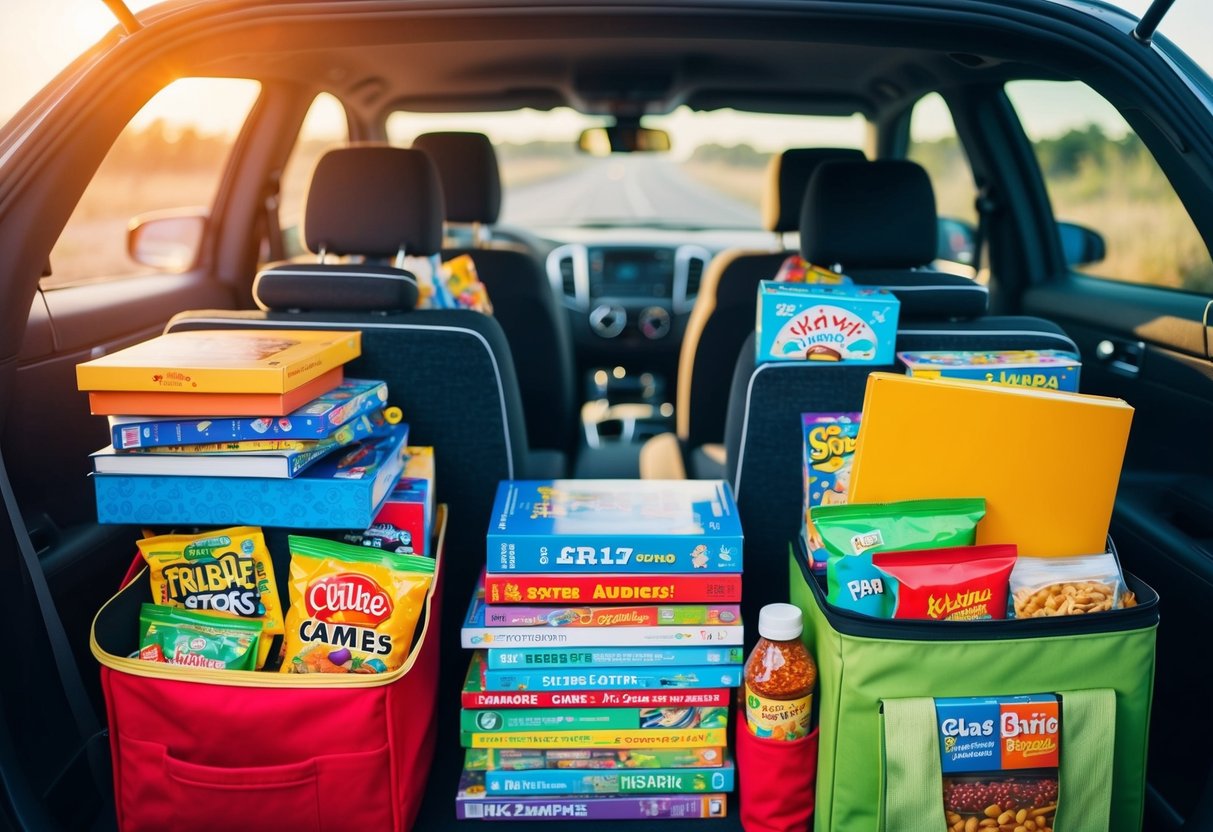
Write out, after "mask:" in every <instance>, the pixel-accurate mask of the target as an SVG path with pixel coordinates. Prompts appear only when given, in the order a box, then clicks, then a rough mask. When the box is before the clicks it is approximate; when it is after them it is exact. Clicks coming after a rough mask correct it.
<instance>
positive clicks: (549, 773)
mask: <svg viewBox="0 0 1213 832" xmlns="http://www.w3.org/2000/svg"><path fill="white" fill-rule="evenodd" d="M487 547H488V563H487V569H486V572H485V575H484V579H483V580H482V582H481V586H480V587H479V588H478V589H477V592H476V594H475V596H474V597H473V599H472V603H471V606H470V607H469V609H468V615H467V620H466V621H465V623H464V627H463V632H462V639H463V646H464V647H470V648H475V649H476V652H475V653H474V654H473V657H472V661H471V666H470V668H469V670H468V675H467V680H466V682H465V685H464V689H463V701H462V704H463V712H462V714H461V724H460V732H461V733H460V736H461V739H462V743H463V746H464V747H465V748H466V749H467V757H466V761H465V767H464V772H463V779H462V781H461V783H460V788H459V793H458V795H457V797H456V812H457V814H458V816H459V817H460V818H477V819H484V820H509V819H515V818H529V819H541V818H553V819H569V818H585V819H591V820H592V819H605V820H624V819H655V818H713V817H723V816H724V815H725V813H726V811H727V793H728V792H730V791H732V788H733V781H734V770H733V763H732V760H731V758H730V756H729V753H728V748H727V735H728V718H729V702H730V699H731V691H730V688H733V687H736V686H737V685H739V684H740V683H741V676H742V663H743V661H744V655H743V647H742V641H743V630H742V623H741V616H740V608H739V606H738V604H739V603H740V601H741V568H742V536H741V526H740V523H739V522H738V519H737V509H736V506H735V504H734V503H733V498H732V495H731V493H730V491H729V489H728V486H727V485H725V484H724V483H723V482H712V481H695V480H692V481H677V482H661V481H653V480H643V481H629V480H555V481H538V482H536V481H529V482H503V483H501V485H500V487H499V488H498V492H497V500H496V503H495V505H494V507H493V512H492V515H491V524H490V529H489V533H488V541H487Z"/></svg>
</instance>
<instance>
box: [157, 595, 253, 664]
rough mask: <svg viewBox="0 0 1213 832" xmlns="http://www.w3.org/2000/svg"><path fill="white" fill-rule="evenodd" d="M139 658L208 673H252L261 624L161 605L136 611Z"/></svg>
mask: <svg viewBox="0 0 1213 832" xmlns="http://www.w3.org/2000/svg"><path fill="white" fill-rule="evenodd" d="M139 629H140V631H141V633H142V636H141V637H140V639H139V658H141V659H143V660H145V661H151V662H164V663H166V664H175V665H181V666H183V667H201V668H207V669H210V670H252V669H253V668H254V666H255V665H256V662H257V647H258V644H259V642H260V640H261V621H260V620H251V619H241V618H227V617H223V618H220V617H219V616H216V615H207V614H206V613H201V612H190V611H189V610H182V609H178V608H176V607H168V606H161V605H160V604H144V605H143V606H142V607H141V608H140V610H139Z"/></svg>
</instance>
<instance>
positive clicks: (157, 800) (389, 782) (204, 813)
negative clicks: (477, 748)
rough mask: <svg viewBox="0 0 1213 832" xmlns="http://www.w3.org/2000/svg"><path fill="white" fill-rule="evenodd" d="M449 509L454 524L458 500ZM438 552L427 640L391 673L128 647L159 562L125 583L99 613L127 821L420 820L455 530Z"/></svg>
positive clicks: (245, 824) (295, 830)
mask: <svg viewBox="0 0 1213 832" xmlns="http://www.w3.org/2000/svg"><path fill="white" fill-rule="evenodd" d="M435 519H436V521H437V522H436V524H435V525H436V526H437V528H438V529H440V530H444V529H445V519H446V512H445V510H443V509H441V508H440V509H439V511H438V512H437V517H436V518H435ZM434 551H435V559H436V567H435V570H434V580H433V582H432V584H431V586H430V589H429V593H428V595H427V598H426V603H425V608H424V612H423V617H422V619H421V620H420V621H419V622H418V625H417V627H418V635H417V636H416V637H415V638H414V644H413V649H412V651H411V652H410V654H409V657H408V659H407V661H406V662H405V664H404V666H403V667H401V668H400V669H399V670H397V671H395V672H393V673H387V674H382V675H347V674H332V675H329V674H308V675H294V674H287V673H263V672H251V671H230V670H220V671H216V670H197V669H192V668H170V667H169V666H167V665H162V664H156V663H154V662H143V661H139V660H137V659H130V658H126V653H125V652H123V651H125V650H126V648H128V647H130V643H131V633H133V632H134V630H135V629H136V627H135V625H134V623H133V622H135V621H136V620H137V618H138V609H139V605H140V604H141V603H142V602H143V601H145V600H147V599H148V597H149V592H150V590H149V588H148V579H147V575H146V573H143V574H140V575H139V576H138V577H137V578H136V580H134V581H132V582H130V583H129V584H128V585H127V586H126V587H124V588H123V589H122V591H120V592H119V593H118V595H116V596H115V597H114V598H113V599H111V600H110V601H109V602H108V603H107V604H106V605H105V606H104V607H103V608H102V609H101V611H100V612H99V613H98V614H97V618H96V619H95V620H94V622H93V634H92V649H93V654H94V655H95V656H96V657H97V658H98V660H99V661H100V662H101V664H102V667H101V684H102V688H103V690H104V692H105V703H106V713H107V716H108V720H109V728H110V749H111V753H112V755H113V763H114V800H115V809H116V812H117V816H118V826H119V828H120V829H122V830H125V831H126V832H135V831H136V830H167V829H172V830H174V832H187V830H198V832H218V830H225V832H226V830H250V832H251V830H256V832H272V830H279V829H281V830H290V832H310V830H345V829H368V830H369V829H375V830H407V829H409V828H410V827H411V826H412V823H413V819H414V818H415V817H416V815H417V810H418V808H419V807H420V804H421V799H422V796H423V795H424V793H425V784H426V780H427V778H428V775H429V768H430V763H431V761H432V758H433V752H434V736H435V730H436V723H437V714H436V711H437V702H436V699H437V685H438V653H439V650H438V646H439V622H440V621H441V609H440V598H441V592H442V586H441V585H442V559H443V534H442V532H441V531H440V532H439V536H438V543H437V545H436V547H435V549H434ZM280 589H282V590H285V587H280ZM283 594H284V595H285V592H283ZM115 648H117V650H115Z"/></svg>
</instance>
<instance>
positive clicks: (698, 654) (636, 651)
mask: <svg viewBox="0 0 1213 832" xmlns="http://www.w3.org/2000/svg"><path fill="white" fill-rule="evenodd" d="M487 652H488V664H489V668H490V669H493V670H511V669H515V668H518V669H521V668H527V669H529V668H557V667H594V666H600V667H601V666H619V667H628V666H632V667H635V666H639V665H645V664H663V665H680V666H682V665H687V666H689V665H697V664H741V663H742V662H743V661H745V656H743V655H742V649H741V648H740V647H670V648H667V649H664V650H654V649H644V648H633V649H627V648H611V649H599V648H584V649H570V650H528V649H509V648H506V649H500V650H489V651H487Z"/></svg>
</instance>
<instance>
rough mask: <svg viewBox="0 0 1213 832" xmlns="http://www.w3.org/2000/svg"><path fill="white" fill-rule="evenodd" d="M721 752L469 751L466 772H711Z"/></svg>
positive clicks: (719, 761)
mask: <svg viewBox="0 0 1213 832" xmlns="http://www.w3.org/2000/svg"><path fill="white" fill-rule="evenodd" d="M726 759H727V757H726V754H725V749H724V748H713V747H705V748H648V749H645V750H644V751H643V752H641V753H639V754H637V753H634V752H632V751H630V750H626V749H622V750H618V751H617V750H614V749H609V748H547V749H542V748H538V749H528V748H469V749H468V750H467V752H466V754H465V756H464V768H465V769H467V770H468V771H541V770H548V771H557V770H559V771H564V770H572V771H582V772H585V771H612V770H616V769H626V770H647V769H654V768H676V769H684V768H698V769H705V768H706V769H713V768H720V767H721V766H723V765H725V762H726Z"/></svg>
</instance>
